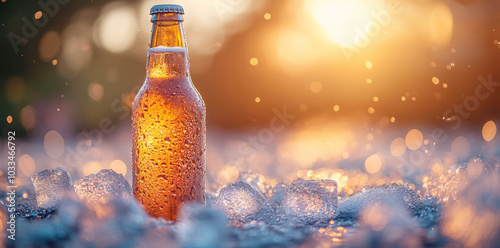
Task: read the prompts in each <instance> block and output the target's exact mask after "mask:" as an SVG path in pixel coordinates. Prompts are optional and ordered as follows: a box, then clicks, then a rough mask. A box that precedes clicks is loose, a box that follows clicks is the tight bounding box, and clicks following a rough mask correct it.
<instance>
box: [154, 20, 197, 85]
mask: <svg viewBox="0 0 500 248" xmlns="http://www.w3.org/2000/svg"><path fill="white" fill-rule="evenodd" d="M151 21H152V22H153V27H152V31H151V40H150V43H149V53H148V62H147V67H146V68H147V76H148V78H172V77H189V60H188V56H187V48H186V41H185V38H184V29H183V27H182V21H183V19H182V15H179V14H174V13H161V14H155V15H153V17H152V18H151Z"/></svg>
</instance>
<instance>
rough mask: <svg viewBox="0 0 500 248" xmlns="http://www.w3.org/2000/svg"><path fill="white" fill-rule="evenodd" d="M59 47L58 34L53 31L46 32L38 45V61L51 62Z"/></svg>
mask: <svg viewBox="0 0 500 248" xmlns="http://www.w3.org/2000/svg"><path fill="white" fill-rule="evenodd" d="M60 46H61V40H60V37H59V34H58V33H57V32H55V31H48V32H46V33H45V34H43V36H42V38H41V39H40V42H39V43H38V53H39V55H40V59H41V60H42V61H44V62H49V61H52V59H54V57H55V56H56V55H57V53H58V52H59V48H60Z"/></svg>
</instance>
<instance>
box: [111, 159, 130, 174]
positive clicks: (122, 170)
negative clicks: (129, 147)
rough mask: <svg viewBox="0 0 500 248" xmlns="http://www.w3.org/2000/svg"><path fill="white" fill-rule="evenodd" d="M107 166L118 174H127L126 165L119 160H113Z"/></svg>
mask: <svg viewBox="0 0 500 248" xmlns="http://www.w3.org/2000/svg"><path fill="white" fill-rule="evenodd" d="M109 168H110V169H112V170H114V171H115V172H116V173H118V174H122V175H124V176H125V175H126V174H127V165H126V164H125V163H124V162H123V161H121V160H118V159H117V160H113V161H112V162H111V164H110V165H109Z"/></svg>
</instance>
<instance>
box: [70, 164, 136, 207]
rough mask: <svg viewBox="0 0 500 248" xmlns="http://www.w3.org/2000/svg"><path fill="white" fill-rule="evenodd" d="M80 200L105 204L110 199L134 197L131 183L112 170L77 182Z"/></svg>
mask: <svg viewBox="0 0 500 248" xmlns="http://www.w3.org/2000/svg"><path fill="white" fill-rule="evenodd" d="M75 191H76V194H77V195H78V196H79V197H80V199H83V200H87V201H99V202H104V201H106V200H108V199H109V198H127V197H130V196H131V195H132V190H131V188H130V185H129V183H128V182H127V180H126V179H125V177H123V175H121V174H118V173H116V172H115V171H113V170H110V169H104V170H101V171H100V172H99V173H97V174H92V175H88V176H86V177H84V178H82V179H80V180H78V181H76V182H75Z"/></svg>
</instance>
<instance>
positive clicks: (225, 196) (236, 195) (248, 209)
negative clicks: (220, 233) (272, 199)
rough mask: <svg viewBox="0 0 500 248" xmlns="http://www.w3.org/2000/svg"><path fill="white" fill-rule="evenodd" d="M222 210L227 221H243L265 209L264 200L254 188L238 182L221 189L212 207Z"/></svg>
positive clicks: (265, 202) (266, 203) (266, 205)
mask: <svg viewBox="0 0 500 248" xmlns="http://www.w3.org/2000/svg"><path fill="white" fill-rule="evenodd" d="M212 206H213V207H214V208H216V209H221V210H223V211H224V212H225V213H226V215H227V217H228V218H229V219H240V220H241V219H244V218H246V217H248V216H250V215H252V214H255V213H257V212H258V211H259V210H261V209H264V208H267V207H268V206H269V203H268V202H267V200H266V198H264V196H263V195H262V194H261V193H260V192H258V191H257V190H256V189H255V188H253V187H252V186H250V185H249V184H247V183H245V182H241V181H238V182H236V183H233V184H230V185H228V186H226V187H225V188H223V189H222V190H221V191H220V193H219V196H218V197H217V199H216V200H215V202H214V203H213V205H212Z"/></svg>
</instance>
